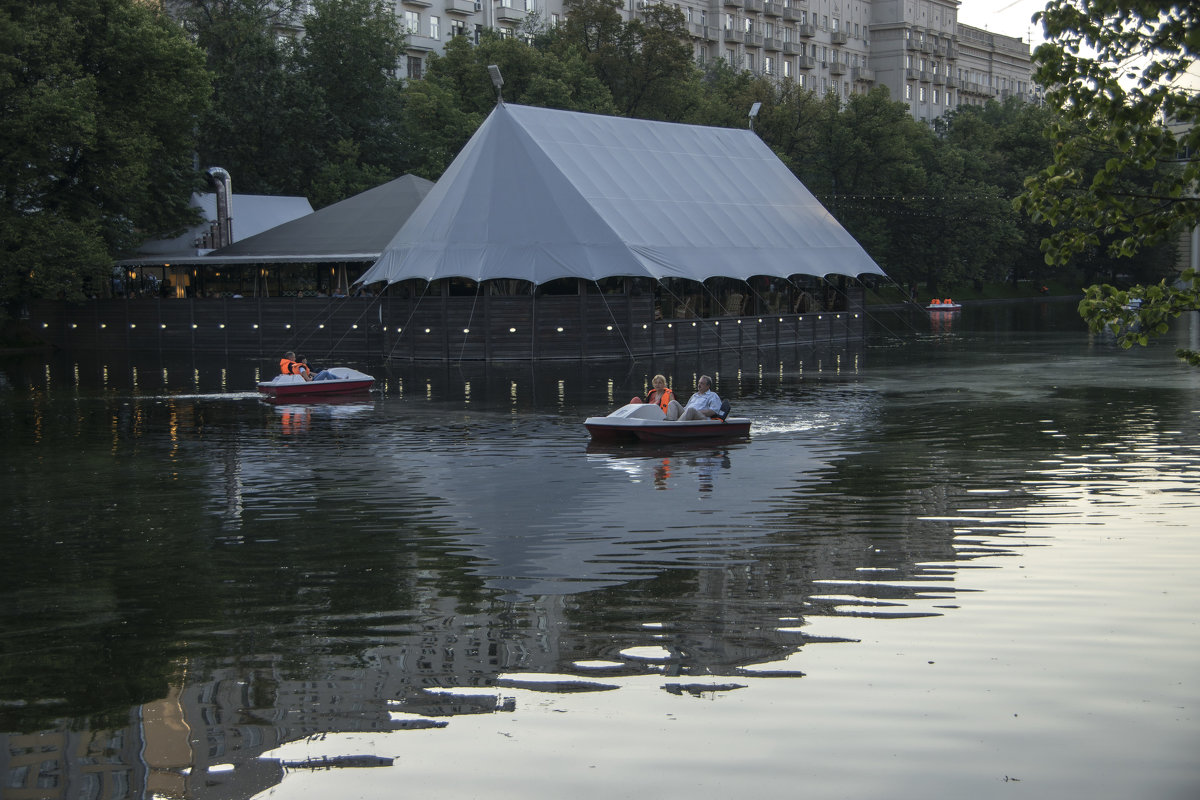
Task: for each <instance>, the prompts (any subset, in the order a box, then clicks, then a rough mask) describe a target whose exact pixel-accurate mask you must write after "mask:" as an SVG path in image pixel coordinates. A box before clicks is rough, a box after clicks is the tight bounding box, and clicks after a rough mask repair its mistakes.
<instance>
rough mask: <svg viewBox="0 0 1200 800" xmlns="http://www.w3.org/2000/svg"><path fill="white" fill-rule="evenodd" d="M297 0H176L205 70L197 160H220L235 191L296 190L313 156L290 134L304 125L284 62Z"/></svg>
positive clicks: (299, 93)
mask: <svg viewBox="0 0 1200 800" xmlns="http://www.w3.org/2000/svg"><path fill="white" fill-rule="evenodd" d="M299 6H300V0H281V1H280V2H276V0H179V5H178V13H179V15H180V19H181V21H182V22H183V25H184V27H185V28H186V29H187V30H188V31H189V32H190V33H191V35H192V36H193V38H194V39H195V41H196V43H197V44H198V45H199V46H200V48H201V49H202V50H203V51H204V52H205V54H206V56H207V64H208V70H209V73H210V74H211V75H212V83H213V97H212V106H211V109H210V111H209V113H207V114H205V115H204V116H203V117H202V118H201V121H200V126H199V140H200V141H199V146H198V155H199V159H200V165H201V166H202V167H208V166H219V167H224V168H225V169H226V170H228V171H229V173H230V175H231V176H232V177H233V186H234V190H235V191H239V192H245V193H247V194H298V193H300V187H301V184H302V181H303V177H304V176H305V174H306V173H307V172H309V171H311V170H312V169H313V168H314V165H315V162H316V155H315V154H314V153H313V152H311V150H306V149H305V148H306V145H307V144H308V142H307V141H297V138H296V134H297V132H302V131H304V130H306V127H307V126H308V124H309V120H308V119H307V109H308V107H309V104H308V97H307V94H306V92H305V91H304V89H303V88H302V86H301V85H300V81H299V80H298V79H297V78H296V76H295V75H293V74H291V73H289V71H288V70H287V69H286V66H287V60H288V48H287V46H285V44H284V42H285V41H286V40H287V37H288V34H292V35H295V34H297V33H298V31H299V24H300V19H301V17H300V9H299Z"/></svg>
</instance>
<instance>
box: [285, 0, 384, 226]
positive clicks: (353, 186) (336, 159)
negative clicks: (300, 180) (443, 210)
mask: <svg viewBox="0 0 1200 800" xmlns="http://www.w3.org/2000/svg"><path fill="white" fill-rule="evenodd" d="M312 11H313V13H311V14H308V15H306V16H305V17H304V36H303V37H301V38H300V39H298V40H297V42H296V45H295V48H294V50H293V52H292V54H291V58H290V59H289V60H290V63H291V69H292V70H293V71H294V73H295V76H296V80H297V82H298V86H299V87H302V97H303V101H304V123H305V124H304V125H303V127H300V128H296V129H293V130H291V131H289V134H290V136H291V137H292V139H293V142H295V143H297V144H299V143H303V144H304V145H305V147H304V149H305V150H306V151H307V152H308V153H309V154H311V157H312V158H313V159H314V161H315V163H314V164H313V165H312V166H311V168H310V171H309V173H308V180H307V181H306V182H305V185H303V186H302V187H301V188H302V189H303V191H304V193H306V194H307V195H308V196H309V199H310V200H311V201H312V202H313V205H314V206H317V207H320V206H321V205H327V204H328V203H330V202H333V201H336V200H341V199H343V198H345V197H348V196H349V195H352V194H357V193H358V192H362V191H365V190H367V189H369V188H371V187H373V186H377V185H378V184H379V183H381V182H383V181H385V180H389V179H391V178H394V177H396V176H397V175H398V174H400V172H402V171H403V167H404V164H403V154H404V145H403V141H402V138H401V131H402V129H401V126H400V125H399V124H398V123H399V117H400V106H401V102H400V96H401V89H402V84H401V81H400V79H399V78H397V77H396V67H397V65H398V64H399V62H400V59H401V57H402V56H403V54H404V45H405V38H406V37H405V34H404V32H403V31H402V30H401V28H400V25H399V23H398V22H397V20H396V15H395V13H393V11H392V10H391V8H390V7H389V6H388V5H386V4H384V3H383V2H382V1H381V0H315V2H313V4H312ZM332 176H336V177H335V178H334V180H333V182H332V183H329V182H328V178H330V177H332Z"/></svg>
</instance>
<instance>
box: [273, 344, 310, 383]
mask: <svg viewBox="0 0 1200 800" xmlns="http://www.w3.org/2000/svg"><path fill="white" fill-rule="evenodd" d="M279 374H280V375H300V376H301V377H303V378H304V380H306V381H311V380H312V372H311V371H309V369H308V365H307V364H305V363H304V361H303V359H300V360H297V358H296V353H295V352H294V351H292V350H288V351H287V352H286V353H284V354H283V358H281V359H279Z"/></svg>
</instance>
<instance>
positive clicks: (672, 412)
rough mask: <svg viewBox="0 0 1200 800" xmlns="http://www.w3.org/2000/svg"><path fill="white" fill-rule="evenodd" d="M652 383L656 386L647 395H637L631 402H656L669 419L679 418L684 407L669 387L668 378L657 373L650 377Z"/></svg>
mask: <svg viewBox="0 0 1200 800" xmlns="http://www.w3.org/2000/svg"><path fill="white" fill-rule="evenodd" d="M650 385H651V386H653V387H654V388H653V389H651V390H650V392H649V393H648V394H647V395H646V397H645V398H644V399H643V398H640V397H635V398H633V400H632V401H631V402H634V403H655V404H657V405H658V407H659V408H661V409H662V410H663V413H664V414H666V415H667V419H669V420H671V421H674V420H677V419H679V414H680V413H681V412H682V411H683V407H682V406H680V405H679V402H678V401H677V400H676V399H675V393H674V392H673V391H671V390H670V389H668V388H667V379H666V378H665V377H664V376H662V375H655V376H654V377H653V378H651V379H650Z"/></svg>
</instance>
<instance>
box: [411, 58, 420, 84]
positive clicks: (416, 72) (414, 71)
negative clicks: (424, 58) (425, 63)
mask: <svg viewBox="0 0 1200 800" xmlns="http://www.w3.org/2000/svg"><path fill="white" fill-rule="evenodd" d="M421 67H422V62H421V59H420V57H419V56H409V57H408V77H409V79H410V80H414V81H419V80H421Z"/></svg>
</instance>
